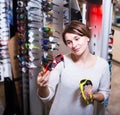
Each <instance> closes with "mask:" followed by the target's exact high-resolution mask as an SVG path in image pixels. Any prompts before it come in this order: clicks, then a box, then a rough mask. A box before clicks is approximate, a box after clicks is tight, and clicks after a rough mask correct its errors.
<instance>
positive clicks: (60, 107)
mask: <svg viewBox="0 0 120 115" xmlns="http://www.w3.org/2000/svg"><path fill="white" fill-rule="evenodd" d="M62 37H63V42H64V43H65V45H66V46H67V47H68V48H70V50H71V53H69V54H66V55H64V61H63V62H60V63H59V64H58V65H57V66H56V67H55V69H54V70H52V71H51V72H50V71H48V72H47V73H44V72H40V73H39V74H38V76H37V84H38V94H39V96H40V99H41V100H42V101H44V102H48V101H50V100H51V99H54V100H53V103H52V106H51V109H50V113H49V115H93V111H94V100H96V101H98V102H104V100H105V99H107V98H108V97H109V93H110V72H109V65H108V63H107V61H105V60H104V59H102V58H100V57H98V56H95V55H93V54H91V53H90V51H89V45H88V43H89V41H90V38H91V34H90V30H89V29H88V27H87V26H86V25H84V24H83V23H81V22H79V21H76V20H73V21H71V23H70V24H69V25H67V26H66V28H65V30H64V32H63V34H62ZM83 79H88V80H90V81H91V82H92V84H89V85H87V86H86V87H84V91H83V94H84V96H85V97H86V100H90V99H91V100H93V101H91V102H90V103H89V104H88V103H86V102H85V100H84V98H83V95H82V93H81V90H80V88H79V83H80V81H81V80H83ZM53 97H54V98H53Z"/></svg>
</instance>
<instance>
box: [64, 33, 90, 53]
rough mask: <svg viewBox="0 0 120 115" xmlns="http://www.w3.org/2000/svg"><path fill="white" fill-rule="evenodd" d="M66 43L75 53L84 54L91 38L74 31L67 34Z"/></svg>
mask: <svg viewBox="0 0 120 115" xmlns="http://www.w3.org/2000/svg"><path fill="white" fill-rule="evenodd" d="M65 40H66V45H67V46H68V47H69V48H70V49H71V52H72V53H73V54H74V55H82V54H83V53H84V52H85V51H86V50H88V41H89V38H88V37H86V36H79V35H76V34H72V33H66V34H65Z"/></svg>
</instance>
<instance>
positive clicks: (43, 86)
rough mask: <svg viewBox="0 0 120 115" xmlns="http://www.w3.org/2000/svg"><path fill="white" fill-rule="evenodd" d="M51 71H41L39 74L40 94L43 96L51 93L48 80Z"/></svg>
mask: <svg viewBox="0 0 120 115" xmlns="http://www.w3.org/2000/svg"><path fill="white" fill-rule="evenodd" d="M49 74H50V71H47V72H44V71H41V72H40V73H38V76H37V85H38V90H37V92H38V95H39V96H41V97H47V96H48V95H49V89H48V80H49Z"/></svg>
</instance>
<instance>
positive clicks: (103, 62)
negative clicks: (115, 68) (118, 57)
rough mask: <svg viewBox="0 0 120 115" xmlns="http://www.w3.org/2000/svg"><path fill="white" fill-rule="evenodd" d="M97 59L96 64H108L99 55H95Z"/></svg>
mask: <svg viewBox="0 0 120 115" xmlns="http://www.w3.org/2000/svg"><path fill="white" fill-rule="evenodd" d="M97 61H98V64H100V65H101V66H103V65H105V66H108V62H107V60H106V59H104V58H102V57H100V56H97Z"/></svg>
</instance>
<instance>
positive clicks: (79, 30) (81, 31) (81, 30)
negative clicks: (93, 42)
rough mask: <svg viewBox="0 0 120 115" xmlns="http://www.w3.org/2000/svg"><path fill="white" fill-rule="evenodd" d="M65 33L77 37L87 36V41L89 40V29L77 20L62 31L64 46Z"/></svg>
mask: <svg viewBox="0 0 120 115" xmlns="http://www.w3.org/2000/svg"><path fill="white" fill-rule="evenodd" d="M66 33H72V34H77V35H79V36H87V37H88V38H89V39H91V32H90V30H89V28H88V27H87V26H86V25H85V24H83V23H82V22H80V21H77V20H72V21H71V23H70V24H68V25H66V27H65V29H64V31H63V33H62V39H63V42H64V43H65V44H66V40H65V34H66Z"/></svg>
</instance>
